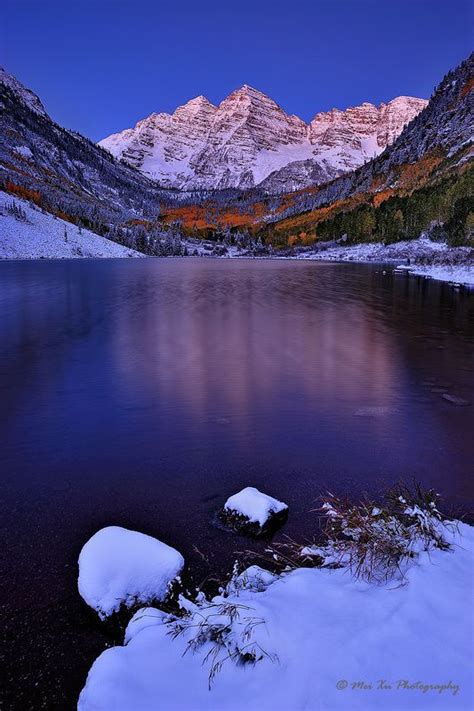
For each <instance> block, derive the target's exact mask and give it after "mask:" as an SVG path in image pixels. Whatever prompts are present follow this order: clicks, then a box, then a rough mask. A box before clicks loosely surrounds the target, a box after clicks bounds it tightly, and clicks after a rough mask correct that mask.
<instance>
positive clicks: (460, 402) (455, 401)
mask: <svg viewBox="0 0 474 711" xmlns="http://www.w3.org/2000/svg"><path fill="white" fill-rule="evenodd" d="M442 397H443V398H444V399H445V400H447V401H448V402H450V403H451V404H452V405H464V406H465V405H470V404H471V403H470V402H469V400H464V398H462V397H457V395H450V394H449V393H443V395H442Z"/></svg>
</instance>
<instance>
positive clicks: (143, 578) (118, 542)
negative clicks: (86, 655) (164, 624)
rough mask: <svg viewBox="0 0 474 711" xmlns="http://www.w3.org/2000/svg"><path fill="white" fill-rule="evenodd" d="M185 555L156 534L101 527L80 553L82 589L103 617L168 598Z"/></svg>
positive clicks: (91, 605) (79, 582)
mask: <svg viewBox="0 0 474 711" xmlns="http://www.w3.org/2000/svg"><path fill="white" fill-rule="evenodd" d="M183 566H184V558H183V556H182V555H181V553H178V551H177V550H175V549H174V548H171V547H170V546H167V545H166V544H165V543H162V542H161V541H159V540H158V539H156V538H152V536H147V535H145V534H144V533H138V532H137V531H129V530H128V529H126V528H121V527H120V526H108V527H107V528H102V529H101V530H100V531H98V532H97V533H96V534H95V535H94V536H92V538H90V539H89V541H88V542H87V543H86V544H85V546H84V547H83V549H82V551H81V554H80V556H79V580H78V587H79V593H80V594H81V596H82V598H83V599H84V600H85V602H86V603H87V604H88V605H89V606H90V607H92V608H93V609H94V610H96V611H97V612H98V614H99V617H100V618H101V619H105V618H106V617H107V616H108V615H111V614H112V613H113V612H118V610H119V609H120V607H121V605H125V606H126V607H132V606H133V605H136V604H140V603H141V604H143V603H146V602H149V601H153V600H158V601H161V600H164V599H165V598H166V596H167V594H168V591H169V586H170V583H171V582H172V581H173V580H174V579H175V578H176V577H177V576H178V575H179V574H180V572H181V570H182V569H183Z"/></svg>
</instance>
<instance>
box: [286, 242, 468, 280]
mask: <svg viewBox="0 0 474 711" xmlns="http://www.w3.org/2000/svg"><path fill="white" fill-rule="evenodd" d="M294 258H295V259H305V260H313V261H314V260H316V261H325V262H361V263H364V262H369V263H371V262H373V263H383V264H393V265H394V266H395V267H396V269H397V271H398V270H399V271H402V270H404V271H408V272H409V273H411V274H414V275H418V276H423V277H427V278H431V279H439V280H441V281H448V282H452V283H454V284H462V285H466V286H474V250H472V249H470V248H469V247H448V245H447V244H445V243H444V242H433V241H432V240H430V239H429V238H428V237H426V236H422V237H420V238H419V239H415V240H407V241H405V242H396V243H394V244H390V245H384V244H381V243H378V242H376V243H370V244H355V245H350V246H344V245H335V246H329V247H327V248H326V247H325V245H324V244H321V245H320V246H319V247H317V248H315V249H307V250H304V251H301V252H300V253H299V254H297V255H296V256H295V257H294ZM453 262H454V263H453Z"/></svg>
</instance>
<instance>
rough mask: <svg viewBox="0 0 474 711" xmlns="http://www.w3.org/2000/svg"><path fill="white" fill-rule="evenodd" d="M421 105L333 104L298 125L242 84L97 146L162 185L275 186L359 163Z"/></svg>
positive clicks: (404, 100) (324, 176)
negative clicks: (214, 101) (215, 98)
mask: <svg viewBox="0 0 474 711" xmlns="http://www.w3.org/2000/svg"><path fill="white" fill-rule="evenodd" d="M426 103H427V102H426V101H425V100H424V99H416V98H412V97H406V96H401V97H398V98H396V99H393V101H390V102H389V103H388V104H380V106H378V107H377V106H374V105H373V104H369V103H364V104H362V105H361V106H357V107H354V108H350V109H347V110H346V111H339V110H338V109H333V110H332V111H329V112H327V113H321V114H317V115H316V116H315V117H314V119H313V120H312V121H311V123H310V124H305V122H304V121H302V120H301V119H300V118H298V117H297V116H290V115H288V114H287V113H286V112H285V111H283V109H282V108H280V107H279V106H278V104H276V103H275V102H274V101H273V100H272V99H270V98H269V97H268V96H266V95H265V94H263V93H262V92H260V91H257V90H256V89H253V88H252V87H250V86H247V85H244V86H242V87H241V88H240V89H237V90H236V91H234V92H232V93H231V94H230V95H229V96H228V97H227V98H226V99H224V100H223V101H222V102H221V103H220V104H219V106H214V105H213V104H211V103H210V102H209V101H208V100H207V99H206V98H205V97H203V96H199V97H197V98H195V99H192V100H191V101H189V102H188V103H187V104H185V105H184V106H180V107H179V108H177V109H176V111H175V112H174V113H173V114H172V115H169V114H166V113H160V114H156V113H154V114H151V115H150V116H148V117H147V118H145V119H143V120H142V121H139V122H138V123H137V125H136V126H135V127H134V128H130V129H127V130H125V131H122V132H120V133H116V134H113V135H112V136H109V137H108V138H105V139H103V140H102V141H100V143H99V145H101V146H102V147H104V148H107V150H109V151H110V152H111V153H112V155H114V156H116V157H117V158H121V159H122V160H123V161H125V162H126V163H128V164H129V165H131V166H133V167H134V168H138V169H139V170H140V171H141V172H143V173H144V174H145V175H148V176H149V177H151V178H153V179H156V180H158V181H159V182H160V183H161V184H162V185H163V186H167V187H176V188H180V189H190V190H192V189H212V188H214V189H223V188H229V187H238V188H251V187H253V186H255V185H258V184H261V183H262V181H264V182H263V184H262V186H263V187H265V189H266V190H267V191H268V192H280V191H281V190H291V189H294V188H295V187H298V188H299V187H304V186H306V185H308V184H311V183H314V182H316V183H321V182H324V181H326V180H329V179H332V178H334V177H336V176H338V175H340V174H341V173H343V172H346V171H349V170H353V169H354V168H357V167H359V166H360V165H362V164H363V163H364V162H366V161H367V160H370V159H371V158H373V157H374V156H376V155H378V154H379V153H381V152H382V151H383V150H384V148H386V146H387V145H389V144H390V143H392V142H393V140H394V139H395V138H396V137H397V136H398V135H399V134H400V132H401V131H402V129H403V127H404V126H405V125H406V124H407V123H409V122H410V121H411V120H412V119H413V118H414V117H415V116H416V115H417V114H418V113H419V112H420V111H421V110H422V109H423V108H424V107H425V106H426ZM280 171H283V172H281V173H280Z"/></svg>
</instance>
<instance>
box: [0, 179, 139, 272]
mask: <svg viewBox="0 0 474 711" xmlns="http://www.w3.org/2000/svg"><path fill="white" fill-rule="evenodd" d="M11 203H14V204H15V205H17V206H19V207H21V209H22V210H23V211H24V212H25V216H26V220H25V221H23V220H19V219H17V218H16V217H14V216H13V215H11V214H10V213H9V212H8V211H7V210H6V206H7V205H9V204H11ZM81 257H94V258H99V257H109V258H110V257H143V254H140V253H139V252H136V251H135V250H133V249H128V247H122V245H120V244H117V243H116V242H112V241H111V240H109V239H106V238H105V237H100V235H96V234H95V233H94V232H90V230H86V229H85V228H82V229H81V230H79V227H77V225H72V224H71V223H70V222H66V221H65V220H61V219H60V218H59V217H54V215H51V214H49V213H43V212H42V211H41V210H40V209H39V208H37V207H35V206H33V205H32V204H31V203H30V202H28V201H27V200H20V199H19V198H16V197H14V196H12V195H8V194H7V193H5V192H2V191H0V259H78V258H81Z"/></svg>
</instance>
